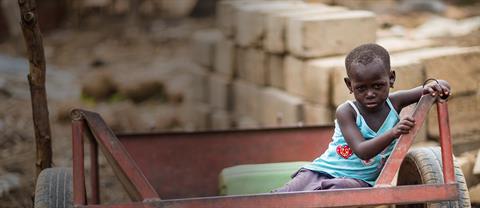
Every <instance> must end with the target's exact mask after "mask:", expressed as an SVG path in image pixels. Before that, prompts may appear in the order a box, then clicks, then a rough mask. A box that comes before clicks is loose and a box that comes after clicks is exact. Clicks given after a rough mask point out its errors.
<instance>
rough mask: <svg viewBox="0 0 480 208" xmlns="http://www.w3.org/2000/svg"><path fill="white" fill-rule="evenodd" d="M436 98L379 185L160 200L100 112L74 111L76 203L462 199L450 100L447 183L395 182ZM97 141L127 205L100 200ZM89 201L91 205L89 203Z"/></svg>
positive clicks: (444, 130)
mask: <svg viewBox="0 0 480 208" xmlns="http://www.w3.org/2000/svg"><path fill="white" fill-rule="evenodd" d="M436 100H437V97H433V96H430V95H425V96H423V97H422V98H421V99H420V101H419V102H418V104H417V106H416V109H415V111H414V113H413V117H414V118H415V119H416V125H415V127H414V128H413V130H412V131H411V132H410V133H409V134H406V135H402V136H401V137H400V138H399V141H398V143H397V145H396V147H395V149H394V151H393V152H392V155H391V156H390V158H389V159H388V160H387V162H386V164H385V167H384V168H383V171H382V172H381V174H380V176H379V179H378V180H377V186H376V187H372V188H358V189H343V190H327V191H305V192H295V193H275V194H256V195H238V196H216V197H200V198H184V199H173V200H161V199H160V197H159V196H158V194H157V192H156V191H155V189H154V188H153V187H152V185H151V184H150V183H149V181H148V180H147V179H146V177H145V176H144V175H143V173H142V171H141V170H140V169H139V168H138V167H137V165H136V163H135V161H134V160H133V159H132V158H131V157H130V155H129V154H128V152H127V151H126V150H125V148H124V147H123V145H122V144H121V143H120V141H119V140H118V138H117V137H116V136H115V134H113V132H112V131H111V130H110V129H109V128H108V126H107V125H106V124H105V122H104V121H103V119H102V118H101V117H100V116H99V115H98V114H96V113H93V112H89V111H84V110H79V109H76V110H73V111H72V118H73V124H72V127H73V136H72V137H73V160H74V162H73V174H74V184H73V185H74V187H73V188H74V205H75V206H76V207H98V206H101V207H344V206H355V205H362V206H363V205H380V204H411V203H425V202H434V201H445V200H456V199H458V188H457V184H456V182H455V179H454V170H453V156H452V147H451V138H450V129H449V124H448V111H447V103H446V102H443V101H441V102H437V115H438V119H439V128H440V138H441V139H440V141H441V143H440V145H441V149H442V160H443V174H444V180H445V181H444V184H431V185H408V186H398V187H393V186H391V184H392V181H393V178H394V176H395V174H396V172H398V169H399V168H400V165H401V163H402V161H403V158H404V157H405V155H406V153H407V151H408V149H409V148H410V146H411V144H412V142H413V139H414V138H415V135H416V134H417V132H418V130H419V129H420V127H421V125H422V124H423V122H424V121H425V118H426V116H427V114H428V111H429V109H430V108H431V106H432V105H433V103H435V101H436ZM84 133H86V134H87V135H89V138H90V143H91V145H90V149H91V160H92V161H91V165H92V167H91V176H90V178H91V181H90V182H91V186H92V193H91V195H92V197H91V200H89V201H88V203H87V199H86V198H87V197H86V190H85V175H84V171H85V169H84V164H83V159H84V150H83V134H84ZM97 143H99V144H100V145H99V146H100V148H101V149H102V152H103V153H104V154H105V157H106V158H107V160H108V162H109V163H110V164H111V165H112V167H113V169H114V171H115V173H116V174H117V176H119V178H120V180H121V182H122V184H123V185H124V187H125V189H126V190H127V193H129V195H130V196H131V197H132V199H133V200H134V201H135V202H133V203H128V204H116V205H96V204H98V203H99V199H98V198H99V197H98V196H99V194H98V167H97V165H98V164H97V163H98V161H97V157H98V154H97V150H96V149H97ZM179 188H181V187H179ZM87 204H89V205H87Z"/></svg>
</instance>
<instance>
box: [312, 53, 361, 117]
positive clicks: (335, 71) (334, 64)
mask: <svg viewBox="0 0 480 208" xmlns="http://www.w3.org/2000/svg"><path fill="white" fill-rule="evenodd" d="M311 65H312V67H315V68H314V69H315V70H318V71H324V72H325V71H330V83H331V84H330V88H329V90H330V92H329V93H330V97H331V99H330V105H331V106H333V107H336V106H339V105H340V104H342V103H344V102H345V101H347V100H354V97H353V95H352V94H350V93H349V91H348V88H347V86H346V85H345V82H344V78H345V77H347V72H346V71H345V56H336V57H331V58H325V59H321V60H318V61H315V63H314V64H313V63H312V64H311ZM319 88H321V86H319ZM320 101H321V98H320Z"/></svg>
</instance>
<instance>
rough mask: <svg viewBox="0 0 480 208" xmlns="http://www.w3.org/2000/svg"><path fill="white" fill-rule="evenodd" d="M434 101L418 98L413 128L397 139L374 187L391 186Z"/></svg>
mask: <svg viewBox="0 0 480 208" xmlns="http://www.w3.org/2000/svg"><path fill="white" fill-rule="evenodd" d="M436 99H437V98H436V97H433V96H431V95H425V96H422V97H421V98H420V101H418V104H417V106H416V107H415V111H414V112H413V115H412V116H413V118H414V119H415V126H414V127H413V129H412V130H410V133H408V134H404V135H402V136H400V138H398V140H399V141H398V142H397V145H396V146H395V149H394V150H393V151H392V154H391V155H390V157H389V158H388V160H387V162H386V163H385V166H384V167H383V169H382V172H381V173H380V175H379V176H378V179H377V183H376V185H375V186H377V187H379V186H390V185H391V184H392V182H393V179H394V178H395V174H396V173H397V172H398V170H399V169H400V165H401V164H402V162H403V159H404V158H405V155H407V152H408V150H409V149H410V146H412V143H413V140H414V139H415V136H416V135H417V133H418V131H419V130H420V128H421V127H422V125H423V123H424V121H425V118H426V117H427V116H428V111H429V110H430V108H431V107H432V105H433V103H434V102H435V100H436Z"/></svg>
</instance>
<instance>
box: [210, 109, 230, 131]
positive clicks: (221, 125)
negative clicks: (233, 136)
mask: <svg viewBox="0 0 480 208" xmlns="http://www.w3.org/2000/svg"><path fill="white" fill-rule="evenodd" d="M211 122H212V129H213V130H228V129H231V128H232V117H231V115H230V114H229V113H228V112H227V111H224V110H216V111H214V112H213V113H212V115H211Z"/></svg>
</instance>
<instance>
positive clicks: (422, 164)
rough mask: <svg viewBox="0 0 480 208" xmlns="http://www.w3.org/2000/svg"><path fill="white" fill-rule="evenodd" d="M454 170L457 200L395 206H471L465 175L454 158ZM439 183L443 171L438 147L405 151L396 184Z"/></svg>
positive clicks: (441, 180) (441, 179) (441, 181)
mask: <svg viewBox="0 0 480 208" xmlns="http://www.w3.org/2000/svg"><path fill="white" fill-rule="evenodd" d="M454 170H455V179H456V181H457V184H458V191H459V193H458V194H459V199H458V200H457V201H444V202H435V203H426V204H410V205H397V207H471V204H470V196H469V194H468V189H467V184H466V182H465V177H464V176H463V173H462V170H461V169H460V167H459V166H458V164H457V163H456V161H455V160H454ZM441 183H443V172H442V154H441V151H440V147H421V148H415V149H412V150H410V151H409V152H408V153H407V155H406V156H405V160H404V161H403V163H402V165H401V167H400V170H399V173H398V180H397V185H399V186H400V185H415V184H441Z"/></svg>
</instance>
